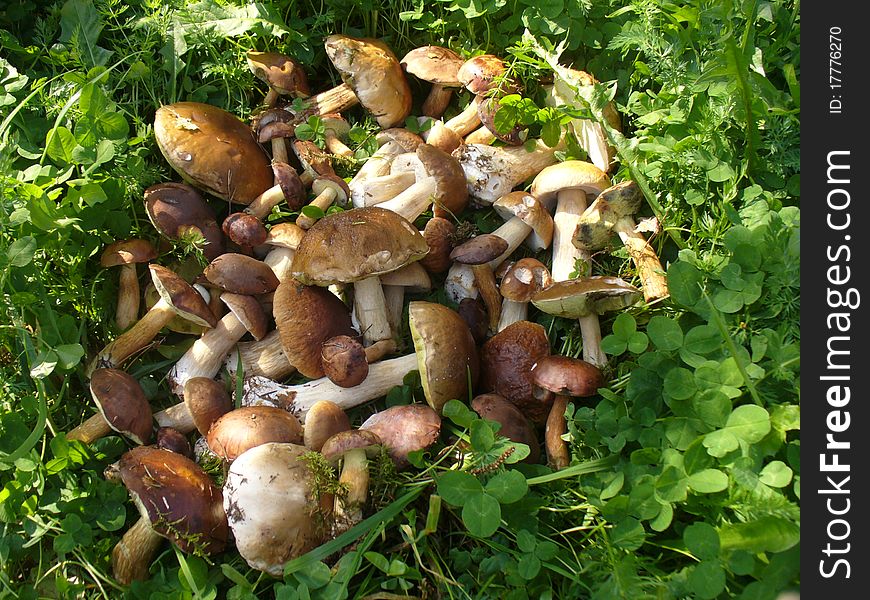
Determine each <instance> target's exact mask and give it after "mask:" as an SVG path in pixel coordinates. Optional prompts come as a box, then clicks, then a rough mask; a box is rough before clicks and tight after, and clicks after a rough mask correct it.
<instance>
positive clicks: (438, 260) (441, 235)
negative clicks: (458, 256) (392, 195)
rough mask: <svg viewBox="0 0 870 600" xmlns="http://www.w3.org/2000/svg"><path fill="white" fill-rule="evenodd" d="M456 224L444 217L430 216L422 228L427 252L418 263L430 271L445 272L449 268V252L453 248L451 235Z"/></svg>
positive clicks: (454, 231) (454, 230)
mask: <svg viewBox="0 0 870 600" xmlns="http://www.w3.org/2000/svg"><path fill="white" fill-rule="evenodd" d="M455 233H456V225H454V224H453V223H452V222H451V221H448V220H447V219H445V218H444V217H432V218H431V219H429V220H428V221H427V222H426V227H424V228H423V238H424V239H425V240H426V245H428V246H429V253H428V254H427V255H426V256H424V257H423V258H421V259H420V264H421V265H422V266H423V268H424V269H426V270H427V271H429V272H430V273H446V272H447V270H448V269H450V252H451V251H452V250H453V243H452V239H453V235H454V234H455Z"/></svg>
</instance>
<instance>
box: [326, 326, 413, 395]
mask: <svg viewBox="0 0 870 600" xmlns="http://www.w3.org/2000/svg"><path fill="white" fill-rule="evenodd" d="M395 349H396V344H395V342H393V340H380V341H379V342H375V343H374V344H372V345H371V346H369V347H367V348H364V347H363V345H362V343H361V342H360V341H359V340H357V339H356V338H354V337H351V336H349V335H338V336H335V337H331V338H329V339H328V340H326V341H325V342H323V345H322V347H321V350H320V360H321V363H322V364H323V372H324V374H325V375H326V377H328V378H329V379H330V380H331V381H332V382H333V383H335V385H338V386H341V387H345V388H348V387H353V386H355V385H359V384H360V383H362V381H363V380H364V379H365V378H366V376H367V375H368V374H369V363H371V362H375V361H377V360H380V359H381V358H382V357H383V356H384V355H385V354H388V353H389V352H392V351H393V350H395Z"/></svg>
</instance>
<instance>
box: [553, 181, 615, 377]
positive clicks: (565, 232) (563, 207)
mask: <svg viewBox="0 0 870 600" xmlns="http://www.w3.org/2000/svg"><path fill="white" fill-rule="evenodd" d="M588 203H589V201H588V197H587V196H586V192H585V191H583V190H563V191H561V192H559V194H558V195H557V201H556V212H555V213H554V214H553V262H552V265H551V267H550V275H551V277H552V278H553V281H566V280H568V279H570V278H571V273H572V272H573V271H574V265H575V262H576V260H577V259H579V260H581V261H583V264H584V265H585V267H584V270H586V271H587V272H586V273H582V274H581V277H588V276H589V270H590V269H591V265H590V263H589V261H590V256H589V253H588V252H586V251H585V250H581V249H579V248H577V247H576V246H575V245H574V243H573V242H572V241H571V238H572V236H573V235H574V230H575V229H577V222H578V221H579V220H580V215H582V214H583V211H585V210H586V207H587V205H588ZM577 321H578V323H579V324H580V335H581V338H582V340H583V360H585V361H586V362H588V363H591V364H593V365H595V366H596V367H598V368H603V367H604V366H606V365H607V355H606V354H605V353H604V350H602V349H601V325H600V323H599V321H598V315H597V314H595V313H591V314H588V315H585V316H582V317H580V318H579V319H577Z"/></svg>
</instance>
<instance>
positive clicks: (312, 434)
mask: <svg viewBox="0 0 870 600" xmlns="http://www.w3.org/2000/svg"><path fill="white" fill-rule="evenodd" d="M349 430H350V419H349V418H348V416H347V413H346V412H344V411H343V410H341V407H339V406H338V405H337V404H336V403H335V402H332V401H330V400H320V401H319V402H315V403H314V404H313V405H312V406H311V409H310V410H309V411H308V414H307V415H306V416H305V428H304V431H303V441H304V443H305V447H306V448H308V449H309V450H314V451H315V452H320V449H321V448H322V447H323V443H324V442H325V441H326V440H328V439H329V438H330V437H332V436H333V435H335V434H336V433H338V432H340V431H349Z"/></svg>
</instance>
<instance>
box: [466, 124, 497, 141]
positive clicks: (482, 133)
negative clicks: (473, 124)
mask: <svg viewBox="0 0 870 600" xmlns="http://www.w3.org/2000/svg"><path fill="white" fill-rule="evenodd" d="M495 139H496V138H495V134H493V133H492V132H491V131H490V130H489V129H488V128H487V127H486V125H481V126H480V127H478V128H477V129H475V130H474V131H472V132H471V133H469V134H468V135H466V136H465V143H466V144H486V145H490V144H492V143H493V142H494V141H495Z"/></svg>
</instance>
